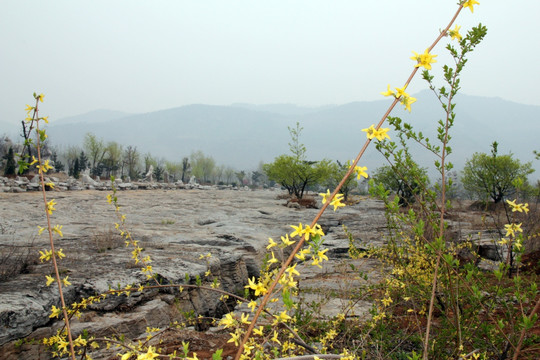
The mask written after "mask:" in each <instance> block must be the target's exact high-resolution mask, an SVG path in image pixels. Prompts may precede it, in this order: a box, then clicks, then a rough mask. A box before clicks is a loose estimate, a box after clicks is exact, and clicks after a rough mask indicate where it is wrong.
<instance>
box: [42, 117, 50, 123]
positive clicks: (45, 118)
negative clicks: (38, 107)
mask: <svg viewBox="0 0 540 360" xmlns="http://www.w3.org/2000/svg"><path fill="white" fill-rule="evenodd" d="M42 119H43V121H45V123H46V124H48V123H49V117H48V116H44V117H42Z"/></svg>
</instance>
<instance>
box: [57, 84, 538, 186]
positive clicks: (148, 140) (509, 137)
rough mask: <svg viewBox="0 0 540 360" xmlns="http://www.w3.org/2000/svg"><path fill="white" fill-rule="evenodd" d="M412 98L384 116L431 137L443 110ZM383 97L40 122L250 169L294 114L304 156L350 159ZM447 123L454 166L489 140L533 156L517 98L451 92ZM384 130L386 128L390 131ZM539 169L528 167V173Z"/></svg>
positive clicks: (278, 148)
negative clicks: (452, 116) (408, 105)
mask: <svg viewBox="0 0 540 360" xmlns="http://www.w3.org/2000/svg"><path fill="white" fill-rule="evenodd" d="M415 97H417V98H418V101H417V102H416V103H414V104H413V105H412V109H413V111H412V113H411V114H409V113H408V112H406V111H405V110H403V109H402V106H401V105H398V106H397V107H396V109H395V110H394V112H393V113H392V116H400V117H401V118H402V119H403V120H404V121H407V122H410V123H411V124H412V125H413V126H414V127H415V129H417V130H418V131H422V132H423V134H424V135H426V136H428V137H430V138H431V139H432V140H435V135H436V127H437V121H438V120H439V119H441V118H443V117H444V113H443V111H442V109H441V107H440V104H439V103H438V100H437V99H436V97H435V96H434V95H433V94H432V93H431V92H430V91H428V90H425V91H422V92H420V93H418V94H416V95H415ZM389 104H390V100H389V99H383V100H379V101H361V102H353V103H349V104H345V105H330V106H324V107H319V108H307V107H300V106H296V105H291V104H274V105H251V104H233V105H231V106H211V105H186V106H182V107H178V108H173V109H168V110H161V111H156V112H151V113H146V114H126V113H122V112H117V111H109V110H98V111H94V112H90V113H87V114H82V115H78V116H73V117H69V118H64V119H59V120H56V121H51V124H50V126H49V129H48V134H49V137H50V139H51V141H52V144H53V145H59V146H65V145H81V144H82V141H83V138H84V136H85V134H86V133H88V132H91V133H94V134H96V135H97V136H98V137H100V138H103V139H104V140H105V141H110V140H114V141H117V142H118V143H120V144H123V145H124V146H127V145H132V146H136V147H137V149H138V150H139V151H140V152H142V153H145V152H150V153H152V154H153V155H154V156H158V157H164V158H166V159H168V160H175V161H180V160H181V158H182V157H184V156H189V155H190V154H191V152H193V151H197V150H202V151H203V152H204V153H205V154H207V155H210V156H212V157H213V158H214V159H215V160H216V162H217V163H218V164H223V165H231V166H233V167H235V168H237V169H245V170H252V169H255V168H257V166H258V164H259V163H260V162H261V161H262V162H269V161H272V160H273V159H274V157H276V156H277V155H280V154H283V153H287V152H288V143H289V141H290V137H289V133H288V130H287V127H288V126H294V125H295V123H296V122H297V121H298V122H300V124H301V126H302V127H303V128H304V129H303V132H302V134H301V141H302V142H303V143H304V144H305V145H306V147H307V154H308V158H309V159H313V160H319V159H322V158H328V159H332V160H340V161H346V160H348V159H353V158H354V157H355V156H356V154H357V153H358V151H359V150H360V148H361V146H362V145H363V143H364V140H365V133H364V132H362V131H361V130H362V129H363V128H367V127H369V126H370V125H371V124H373V123H377V122H378V121H379V120H380V117H381V116H382V114H383V113H384V111H385V110H386V108H387V107H388V105H389ZM455 110H456V114H457V117H456V121H455V126H454V128H453V130H452V140H451V144H450V145H451V147H452V149H453V153H452V155H451V156H450V158H449V160H450V161H452V162H453V163H454V165H455V168H456V169H457V170H460V169H461V168H462V167H463V164H464V162H465V160H466V159H467V158H469V157H470V156H471V155H472V154H473V153H474V152H489V151H490V145H491V143H492V142H493V141H497V142H498V143H499V152H500V153H501V154H506V153H509V152H512V153H513V154H514V156H515V157H516V158H518V159H520V160H521V161H524V162H526V161H533V167H535V168H538V164H540V161H536V160H534V156H533V154H532V151H533V150H540V143H539V142H538V136H539V135H540V106H532V105H523V104H518V103H514V102H510V101H506V100H503V99H500V98H485V97H478V96H468V95H459V96H458V98H457V106H456V109H455ZM390 136H391V137H392V132H390ZM411 148H412V149H413V151H414V152H413V154H414V155H415V157H416V158H417V161H418V162H420V163H421V164H422V165H423V166H428V167H430V166H431V167H432V163H433V158H432V157H430V156H429V154H427V153H426V152H425V151H421V149H420V148H419V147H418V146H411ZM383 162H384V159H383V158H382V156H381V155H380V154H379V153H378V152H377V151H376V150H375V149H374V147H370V149H369V150H368V151H367V152H366V154H365V158H364V160H362V161H361V163H362V164H365V165H366V166H368V168H369V169H374V168H376V167H378V166H379V165H380V164H382V163H383ZM539 175H540V174H534V176H533V177H534V178H536V177H538V176H539Z"/></svg>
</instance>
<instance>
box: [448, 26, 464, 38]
mask: <svg viewBox="0 0 540 360" xmlns="http://www.w3.org/2000/svg"><path fill="white" fill-rule="evenodd" d="M459 29H461V26H457V25H456V27H455V28H454V30H450V31H449V32H448V35H450V36H451V37H452V40H454V39H457V41H461V39H462V38H463V37H462V36H461V34H460V33H459Z"/></svg>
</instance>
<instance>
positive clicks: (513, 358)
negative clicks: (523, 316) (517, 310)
mask: <svg viewBox="0 0 540 360" xmlns="http://www.w3.org/2000/svg"><path fill="white" fill-rule="evenodd" d="M538 310H540V298H538V301H537V302H536V305H535V306H534V309H533V311H531V315H529V319H532V317H533V316H534V314H536V313H537V312H538ZM523 340H525V328H523V330H521V335H520V336H519V341H518V344H517V346H516V351H515V352H514V356H513V357H512V360H517V358H518V356H519V353H520V352H521V346H522V345H523Z"/></svg>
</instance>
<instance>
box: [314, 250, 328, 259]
mask: <svg viewBox="0 0 540 360" xmlns="http://www.w3.org/2000/svg"><path fill="white" fill-rule="evenodd" d="M327 251H328V249H324V250H322V251H321V250H319V251H317V257H318V258H319V262H321V261H323V260H328V257H327V256H326V255H325V253H326V252H327Z"/></svg>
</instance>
